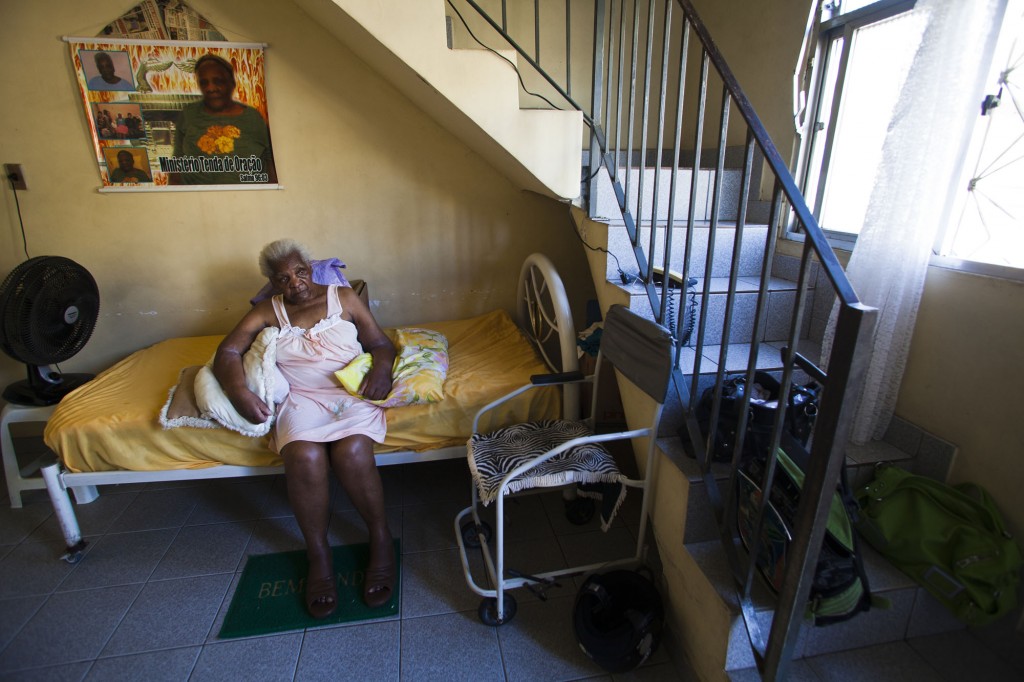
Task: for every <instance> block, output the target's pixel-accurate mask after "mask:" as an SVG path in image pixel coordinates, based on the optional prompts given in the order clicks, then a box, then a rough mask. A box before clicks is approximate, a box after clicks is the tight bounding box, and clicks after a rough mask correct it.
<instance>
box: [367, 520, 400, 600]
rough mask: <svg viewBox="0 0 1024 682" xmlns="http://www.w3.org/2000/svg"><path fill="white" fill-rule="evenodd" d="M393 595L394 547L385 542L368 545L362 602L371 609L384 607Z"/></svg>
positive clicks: (388, 538)
mask: <svg viewBox="0 0 1024 682" xmlns="http://www.w3.org/2000/svg"><path fill="white" fill-rule="evenodd" d="M394 593H395V545H394V543H393V542H392V540H391V536H390V534H388V537H387V540H380V541H378V542H376V543H374V542H371V543H370V562H369V565H368V566H367V567H366V580H365V581H364V582H363V601H364V602H366V605H367V606H369V607H370V608H371V609H375V608H379V607H381V606H384V605H385V604H387V603H388V602H390V601H391V597H392V596H394Z"/></svg>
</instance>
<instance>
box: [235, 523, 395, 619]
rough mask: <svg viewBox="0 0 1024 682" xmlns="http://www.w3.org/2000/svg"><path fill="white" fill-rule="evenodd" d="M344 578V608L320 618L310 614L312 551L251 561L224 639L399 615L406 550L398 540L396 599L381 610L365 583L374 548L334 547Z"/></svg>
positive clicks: (341, 596)
mask: <svg viewBox="0 0 1024 682" xmlns="http://www.w3.org/2000/svg"><path fill="white" fill-rule="evenodd" d="M331 549H332V551H333V553H334V571H335V573H336V574H337V576H338V610H337V611H335V612H334V614H333V615H332V616H330V617H328V618H322V619H320V620H317V619H315V618H313V617H311V616H310V615H309V613H308V612H307V611H306V601H305V597H304V594H305V583H306V570H307V568H308V566H309V564H308V563H307V561H306V550H303V549H300V550H297V551H294V552H279V553H277V554H260V555H257V556H251V557H249V560H248V561H246V563H245V569H244V570H243V571H242V578H241V580H239V582H238V587H237V588H236V589H235V596H234V597H232V598H231V606H230V607H228V613H227V615H226V616H225V617H224V625H223V626H221V629H220V635H219V636H220V637H221V638H224V639H226V638H230V637H249V636H252V635H265V634H268V633H271V632H284V631H286V630H301V629H303V628H307V627H318V626H321V625H331V624H334V623H347V622H350V621H355V620H370V619H373V618H387V617H389V616H395V615H397V614H398V605H399V600H398V593H399V586H400V585H401V570H400V569H401V557H402V553H401V548H400V545H399V541H398V540H397V539H396V540H395V562H396V566H395V588H394V591H393V595H392V597H391V601H390V602H388V603H387V604H385V605H384V606H381V607H379V608H376V609H371V608H370V607H368V606H367V605H366V604H364V603H363V581H364V579H365V570H366V563H367V561H368V560H369V554H370V546H369V545H368V544H359V545H342V546H340V547H332V548H331Z"/></svg>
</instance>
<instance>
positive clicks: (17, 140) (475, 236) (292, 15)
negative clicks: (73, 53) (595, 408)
mask: <svg viewBox="0 0 1024 682" xmlns="http://www.w3.org/2000/svg"><path fill="white" fill-rule="evenodd" d="M191 5H192V6H193V7H194V8H196V9H197V10H198V11H199V12H201V13H203V14H204V15H205V16H207V18H209V19H210V20H211V21H212V22H213V23H214V24H215V25H217V26H218V27H219V28H220V29H221V30H222V32H223V33H224V34H225V35H226V36H227V37H228V38H229V39H232V40H243V41H254V40H255V41H265V42H267V43H268V44H269V48H268V51H267V61H266V63H267V68H266V72H267V73H266V75H267V89H268V101H269V110H270V123H271V131H272V134H273V139H274V149H275V152H276V157H277V166H278V172H279V175H280V179H281V182H282V184H283V185H284V189H283V190H280V191H249V192H239V191H217V192H186V193H165V194H159V193H144V194H131V195H128V194H117V195H111V194H99V193H97V191H96V189H97V187H98V186H99V176H98V172H97V169H96V164H95V161H94V160H93V158H92V150H91V145H90V143H89V141H88V136H87V135H88V131H87V127H86V124H85V120H84V113H83V110H82V106H81V103H80V101H79V97H78V93H77V90H76V87H75V85H74V82H73V77H72V69H71V64H70V59H69V56H68V50H67V47H66V45H65V44H64V43H62V42H61V41H60V40H59V38H60V36H63V35H95V34H96V33H97V32H99V30H100V29H101V28H102V27H103V26H104V25H105V24H106V23H107V22H108V21H110V20H112V19H114V18H116V17H117V16H119V15H120V14H121V13H122V12H123V11H125V10H126V9H127V5H125V3H124V2H123V0H94V1H93V2H89V3H80V2H75V1H73V0H56V2H52V3H46V4H45V5H40V4H36V3H13V2H7V1H6V0H4V2H3V9H2V12H3V17H4V21H3V22H2V26H0V54H2V55H3V61H4V62H5V63H7V64H9V65H14V64H25V65H28V64H31V68H28V67H27V66H26V67H25V68H8V69H5V71H4V74H3V75H2V76H0V79H2V80H0V92H2V93H3V102H4V106H3V108H2V111H0V130H2V131H3V134H2V136H0V162H5V163H9V162H16V163H21V164H23V167H24V173H25V177H26V179H27V181H28V191H26V192H20V193H19V194H18V199H19V201H20V203H21V211H22V215H23V217H24V221H25V232H26V235H27V238H28V249H29V253H30V254H31V255H32V256H37V255H62V256H67V257H70V258H72V259H74V260H76V261H78V262H79V263H81V264H82V265H84V266H85V267H86V268H87V269H88V270H89V271H90V272H91V273H92V274H93V276H94V277H95V278H96V280H97V283H98V285H99V288H100V294H101V312H100V320H99V323H98V325H97V328H96V332H95V334H94V335H93V338H92V339H91V340H90V342H89V344H88V345H87V346H86V348H85V350H84V351H82V352H81V353H80V354H79V355H77V356H76V357H75V358H73V359H72V360H70V361H68V362H66V363H64V364H63V365H62V369H63V370H65V371H96V370H100V369H102V368H104V367H106V366H108V365H110V364H111V363H112V362H114V361H116V360H117V359H119V358H121V357H123V356H124V355H126V354H127V353H129V352H131V351H133V350H135V349H137V348H139V347H142V346H145V345H148V344H151V343H154V342H156V341H159V340H161V339H165V338H168V337H172V336H183V335H193V334H211V333H223V332H226V331H227V330H228V329H229V328H230V327H231V326H232V325H233V324H234V322H235V321H237V319H238V318H239V317H240V316H241V315H242V313H243V312H244V311H245V309H246V308H247V300H248V298H249V297H250V296H251V295H252V294H253V293H255V292H256V291H257V290H258V289H259V288H260V287H261V286H262V284H263V282H262V281H261V279H260V276H259V273H258V271H257V269H256V264H255V262H256V254H257V252H258V250H259V248H260V247H261V246H262V245H263V244H264V243H266V242H268V241H270V240H272V239H275V238H278V237H282V236H291V237H295V238H298V239H300V240H302V241H304V242H306V243H307V244H308V245H309V246H310V247H311V249H312V251H313V253H314V255H316V256H318V257H328V256H337V257H340V258H341V259H342V260H344V261H345V262H347V263H348V270H347V273H348V275H349V276H350V277H360V278H364V279H366V280H368V281H369V283H370V297H371V299H372V304H373V306H374V311H375V313H376V315H377V317H378V319H379V321H380V322H381V323H382V324H385V325H396V324H412V323H417V322H424V321H429V320H432V319H433V320H438V319H448V318H457V317H463V316H469V315H474V314H478V313H481V312H484V311H487V310H491V309H494V308H496V307H503V308H506V309H508V310H510V311H511V310H512V305H513V296H514V287H515V282H516V278H517V276H518V270H519V265H520V263H521V262H522V259H523V257H524V256H525V255H526V254H528V253H530V252H532V251H535V250H540V251H544V252H545V253H547V254H548V255H549V256H551V258H552V259H553V260H554V261H555V264H556V265H557V266H558V267H559V269H560V271H561V272H562V275H563V277H564V278H565V279H566V280H567V287H568V288H569V290H570V296H571V297H572V298H573V299H574V309H575V310H576V311H577V313H578V314H582V311H583V308H584V306H583V301H585V300H586V299H587V298H591V297H593V287H592V284H591V283H590V280H589V277H588V276H587V274H586V272H587V271H586V260H585V257H584V255H583V253H582V251H581V249H580V247H579V246H578V243H577V241H576V239H575V237H574V236H573V233H572V232H571V223H570V220H569V214H568V208H567V207H566V206H564V205H561V204H559V203H556V202H554V201H551V200H549V199H545V198H542V197H539V196H537V195H534V194H531V193H526V192H522V191H519V190H518V189H517V188H516V187H514V186H512V185H511V184H510V183H509V182H508V181H507V180H506V179H505V178H504V177H503V176H502V175H500V174H499V173H498V172H497V171H496V170H495V169H494V168H492V167H490V166H488V165H487V164H486V163H485V162H483V161H482V160H481V159H480V157H478V156H477V155H476V154H475V153H474V152H473V151H472V150H471V149H468V148H467V147H465V146H464V145H463V144H462V143H460V142H458V141H457V140H455V139H454V138H453V137H451V135H449V134H448V133H447V132H445V131H444V130H443V129H442V128H441V127H440V126H438V125H437V124H436V123H434V122H433V121H432V120H431V119H429V118H427V117H426V116H425V115H423V114H422V112H421V111H419V110H418V109H416V108H415V107H413V106H412V105H411V103H410V102H409V101H408V100H407V99H405V98H404V97H403V96H402V95H401V93H399V92H397V91H396V90H395V89H394V88H392V87H391V86H390V85H389V84H388V83H386V82H385V81H383V80H382V79H381V78H379V77H378V76H377V75H376V74H375V73H374V72H373V71H372V70H371V69H370V68H368V66H367V65H366V64H364V63H363V62H361V61H358V60H357V59H356V58H355V57H354V56H353V55H352V53H351V52H350V51H348V50H347V49H346V48H345V46H343V45H341V44H339V43H338V41H337V40H335V39H334V38H333V37H331V36H330V35H329V34H328V33H327V32H326V31H324V30H323V29H321V28H319V27H318V26H317V25H316V24H314V23H313V22H312V21H311V20H309V18H308V17H307V15H305V14H303V13H302V12H301V11H300V10H298V9H297V8H296V7H295V6H294V5H292V4H291V3H289V2H270V1H268V0H263V1H261V2H245V1H243V0H209V1H205V2H204V1H199V0H197V1H196V2H193V3H191ZM438 40H440V41H443V40H444V36H443V35H439V36H438ZM28 56H31V60H30V61H29V60H28ZM0 197H2V198H0V273H3V274H6V273H7V272H8V271H10V270H11V269H12V268H13V267H14V266H15V265H16V264H17V263H19V262H21V261H22V260H23V259H24V252H23V250H22V240H21V234H20V228H19V225H18V219H17V213H16V208H15V204H14V198H13V195H12V193H11V191H10V190H9V189H6V188H5V189H4V190H3V191H0ZM23 376H24V369H23V367H22V366H21V365H20V364H19V363H17V362H15V361H13V360H11V359H9V358H8V357H7V356H6V355H3V356H2V357H0V385H6V384H7V383H8V382H10V381H11V380H14V379H20V378H23Z"/></svg>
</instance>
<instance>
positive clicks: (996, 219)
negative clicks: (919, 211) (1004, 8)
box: [935, 3, 1024, 274]
mask: <svg viewBox="0 0 1024 682" xmlns="http://www.w3.org/2000/svg"><path fill="white" fill-rule="evenodd" d="M1022 12H1024V3H1016V4H1011V5H1010V8H1009V11H1008V13H1007V15H1006V19H1005V21H1004V22H1003V26H1002V29H1001V30H1000V34H1001V35H1000V37H999V43H998V44H997V45H996V49H995V59H994V60H993V64H992V68H991V70H990V71H991V73H990V75H989V78H988V80H987V81H986V85H985V87H986V90H985V93H986V94H985V98H984V100H983V102H981V104H980V106H979V107H978V118H977V120H976V121H975V125H974V130H973V131H972V136H971V145H970V149H969V151H968V153H967V158H966V162H965V163H964V168H963V173H962V177H961V181H960V183H958V185H957V187H956V196H955V199H956V209H955V210H954V212H953V220H952V221H951V222H950V225H949V229H948V230H946V232H945V233H944V234H942V235H940V237H939V240H938V243H937V244H936V248H935V251H936V253H937V254H938V255H939V256H940V257H941V258H942V259H944V262H943V264H953V265H956V264H957V263H958V262H963V261H968V262H973V263H984V264H987V265H991V266H997V267H1004V268H1005V267H1011V268H1024V89H1022V87H1021V86H1022V84H1024V13H1022ZM970 269H974V270H981V271H987V272H991V273H992V274H1005V273H999V272H998V271H994V270H992V269H991V268H987V269H986V268H970Z"/></svg>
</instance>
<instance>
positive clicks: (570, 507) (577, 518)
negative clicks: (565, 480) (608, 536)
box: [565, 497, 597, 526]
mask: <svg viewBox="0 0 1024 682" xmlns="http://www.w3.org/2000/svg"><path fill="white" fill-rule="evenodd" d="M596 507H597V505H596V504H594V501H593V500H592V499H590V498H589V497H577V498H576V499H574V500H566V501H565V518H567V519H569V523H572V524H574V525H577V526H585V525H587V524H588V523H590V519H592V518H594V509H595V508H596Z"/></svg>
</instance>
